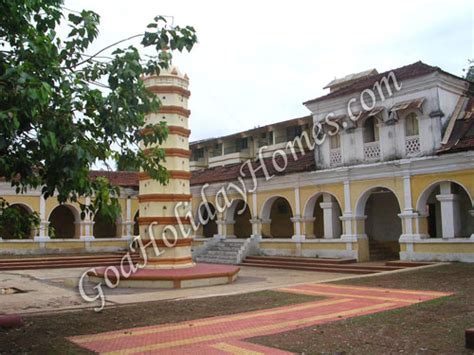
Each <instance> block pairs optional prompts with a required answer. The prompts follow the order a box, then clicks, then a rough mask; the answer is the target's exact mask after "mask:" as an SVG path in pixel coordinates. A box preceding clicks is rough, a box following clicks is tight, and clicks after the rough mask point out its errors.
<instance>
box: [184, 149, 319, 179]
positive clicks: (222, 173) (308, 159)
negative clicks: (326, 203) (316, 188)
mask: <svg viewBox="0 0 474 355" xmlns="http://www.w3.org/2000/svg"><path fill="white" fill-rule="evenodd" d="M287 158H288V165H287V166H286V169H284V171H282V172H278V171H277V170H276V169H275V166H274V165H273V162H272V158H266V159H264V163H265V165H266V167H267V169H268V174H269V175H270V176H271V175H286V174H291V173H296V172H303V171H311V170H314V169H315V168H316V164H315V160H314V152H313V151H309V152H307V153H306V154H305V155H302V156H300V155H298V159H297V160H295V159H294V158H293V156H292V155H288V156H287ZM275 162H276V165H277V166H280V167H283V166H284V161H283V158H282V157H281V156H278V157H277V158H276V159H275ZM242 166H244V163H235V164H229V165H226V166H217V167H214V168H208V169H202V170H195V171H193V172H192V175H191V185H203V184H205V183H215V182H223V181H233V180H236V179H237V178H238V177H239V176H241V175H240V169H241V167H242ZM259 166H260V164H259V163H258V162H256V161H254V162H252V167H253V169H254V170H255V169H258V167H259ZM243 173H244V174H245V177H243V178H251V174H250V171H249V169H248V166H245V168H243ZM255 176H257V177H263V176H264V172H263V169H259V170H258V171H256V172H255Z"/></svg>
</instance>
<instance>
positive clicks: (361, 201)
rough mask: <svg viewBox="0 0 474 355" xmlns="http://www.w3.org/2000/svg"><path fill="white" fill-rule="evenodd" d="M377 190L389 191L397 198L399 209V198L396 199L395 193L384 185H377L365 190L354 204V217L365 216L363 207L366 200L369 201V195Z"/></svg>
mask: <svg viewBox="0 0 474 355" xmlns="http://www.w3.org/2000/svg"><path fill="white" fill-rule="evenodd" d="M378 189H385V190H389V191H390V192H391V193H393V194H394V195H395V197H396V198H397V202H398V206H399V207H400V208H401V206H402V204H401V202H400V198H399V197H398V195H397V193H396V192H395V191H394V190H393V189H392V188H390V187H387V186H385V185H377V186H372V187H371V188H369V189H367V190H365V191H364V192H362V193H361V194H360V196H359V198H358V199H357V202H356V208H355V215H356V217H363V216H364V215H365V214H364V211H365V205H366V203H367V200H368V199H369V197H370V194H371V193H373V192H375V191H377V190H378Z"/></svg>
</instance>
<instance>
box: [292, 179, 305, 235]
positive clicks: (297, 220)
mask: <svg viewBox="0 0 474 355" xmlns="http://www.w3.org/2000/svg"><path fill="white" fill-rule="evenodd" d="M300 205H301V201H300V188H299V186H297V187H295V216H294V217H293V218H291V221H292V222H293V224H294V231H295V234H294V235H293V237H292V238H291V239H293V240H298V241H301V240H304V235H303V234H302V233H301V207H300Z"/></svg>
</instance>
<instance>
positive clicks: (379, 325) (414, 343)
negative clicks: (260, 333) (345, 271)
mask: <svg viewBox="0 0 474 355" xmlns="http://www.w3.org/2000/svg"><path fill="white" fill-rule="evenodd" d="M338 283H340V284H345V285H356V286H371V287H386V288H406V289H413V290H430V291H445V292H454V293H455V295H454V296H450V297H444V298H441V299H436V300H433V301H429V302H426V303H420V304H416V305H413V306H409V307H405V308H401V309H397V310H393V311H388V312H382V313H377V314H374V315H369V316H363V317H358V318H352V319H347V320H343V321H338V322H334V323H328V324H324V325H320V326H314V327H309V328H304V329H298V330H294V331H291V332H287V333H281V334H275V335H271V336H266V337H258V338H252V339H251V340H247V341H251V342H254V343H257V344H262V345H266V346H272V347H275V348H279V349H283V350H287V351H292V352H295V353H305V354H321V353H323V354H336V353H339V354H388V353H390V354H395V353H397V354H400V353H401V354H474V350H470V351H468V350H467V349H465V347H464V331H465V330H466V329H467V328H472V327H474V265H472V264H471V265H470V264H451V265H445V266H439V267H434V268H429V269H423V270H412V271H409V272H403V273H397V274H393V275H385V276H374V277H370V278H361V279H354V280H345V281H343V282H338Z"/></svg>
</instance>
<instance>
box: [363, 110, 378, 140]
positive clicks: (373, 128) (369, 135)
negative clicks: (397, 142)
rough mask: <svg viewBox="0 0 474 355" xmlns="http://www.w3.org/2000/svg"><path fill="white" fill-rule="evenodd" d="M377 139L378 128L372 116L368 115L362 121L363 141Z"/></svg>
mask: <svg viewBox="0 0 474 355" xmlns="http://www.w3.org/2000/svg"><path fill="white" fill-rule="evenodd" d="M378 141H379V128H378V127H377V124H376V122H375V118H374V117H372V116H371V117H369V118H367V119H366V120H365V122H364V143H372V142H378Z"/></svg>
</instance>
